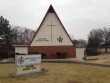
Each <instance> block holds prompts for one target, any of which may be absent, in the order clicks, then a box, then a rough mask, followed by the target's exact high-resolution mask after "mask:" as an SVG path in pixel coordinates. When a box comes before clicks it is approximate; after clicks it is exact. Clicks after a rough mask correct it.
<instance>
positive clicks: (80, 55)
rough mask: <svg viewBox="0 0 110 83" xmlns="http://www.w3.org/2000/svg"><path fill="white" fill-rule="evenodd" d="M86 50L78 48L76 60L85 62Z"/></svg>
mask: <svg viewBox="0 0 110 83" xmlns="http://www.w3.org/2000/svg"><path fill="white" fill-rule="evenodd" d="M84 50H85V48H76V59H77V60H83V59H82V58H83V57H84Z"/></svg>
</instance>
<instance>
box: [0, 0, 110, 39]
mask: <svg viewBox="0 0 110 83" xmlns="http://www.w3.org/2000/svg"><path fill="white" fill-rule="evenodd" d="M50 4H52V5H53V7H54V9H55V11H56V13H57V14H58V16H59V18H60V20H61V21H62V23H63V25H64V26H65V28H66V30H67V32H68V33H69V34H71V35H73V37H74V38H75V39H81V38H82V39H86V40H87V37H88V34H89V32H90V30H92V29H94V28H103V27H104V26H105V27H110V0H0V16H3V17H4V18H6V19H8V20H9V22H10V24H11V25H15V26H22V27H27V28H31V29H33V30H36V29H37V28H38V27H39V25H40V23H41V21H42V19H43V17H44V15H45V13H46V12H47V9H48V7H49V6H50Z"/></svg>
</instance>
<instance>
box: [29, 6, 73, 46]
mask: <svg viewBox="0 0 110 83" xmlns="http://www.w3.org/2000/svg"><path fill="white" fill-rule="evenodd" d="M48 13H55V15H56V17H57V18H58V20H59V22H60V24H61V26H62V27H63V29H64V31H65V32H66V34H67V36H68V37H69V39H70V41H71V42H72V40H71V38H70V36H69V34H68V33H67V31H66V29H65V28H64V26H63V24H62V22H61V21H60V19H59V17H58V15H57V13H56V12H55V10H54V8H53V6H52V5H50V7H49V8H48V10H47V13H46V14H45V16H44V18H43V20H42V22H41V24H40V26H39V28H38V29H37V31H36V33H35V35H34V36H33V39H32V41H31V42H30V44H29V45H31V43H32V42H33V40H34V38H35V36H36V35H37V33H38V31H39V30H40V27H41V25H42V23H43V22H44V20H45V18H46V16H47V14H48ZM72 44H73V42H72ZM73 45H74V44H73Z"/></svg>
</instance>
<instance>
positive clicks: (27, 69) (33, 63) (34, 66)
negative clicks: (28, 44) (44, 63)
mask: <svg viewBox="0 0 110 83" xmlns="http://www.w3.org/2000/svg"><path fill="white" fill-rule="evenodd" d="M40 63H41V54H36V55H16V74H17V75H22V74H28V73H35V72H40V71H41V67H40Z"/></svg>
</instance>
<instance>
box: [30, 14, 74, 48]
mask: <svg viewBox="0 0 110 83" xmlns="http://www.w3.org/2000/svg"><path fill="white" fill-rule="evenodd" d="M51 22H52V25H55V26H53V27H52V41H51V26H48V25H50V24H51ZM60 36H61V38H62V39H63V40H62V42H59V41H58V38H59V37H60ZM62 45H73V43H72V42H71V40H70V39H69V37H68V36H67V34H66V32H65V30H64V29H63V27H62V25H61V24H60V22H59V20H58V18H57V17H56V15H55V14H54V13H48V14H47V17H46V18H45V19H44V22H43V23H42V25H41V27H40V29H39V31H38V33H37V35H36V36H35V38H34V40H33V42H32V43H31V46H62Z"/></svg>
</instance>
